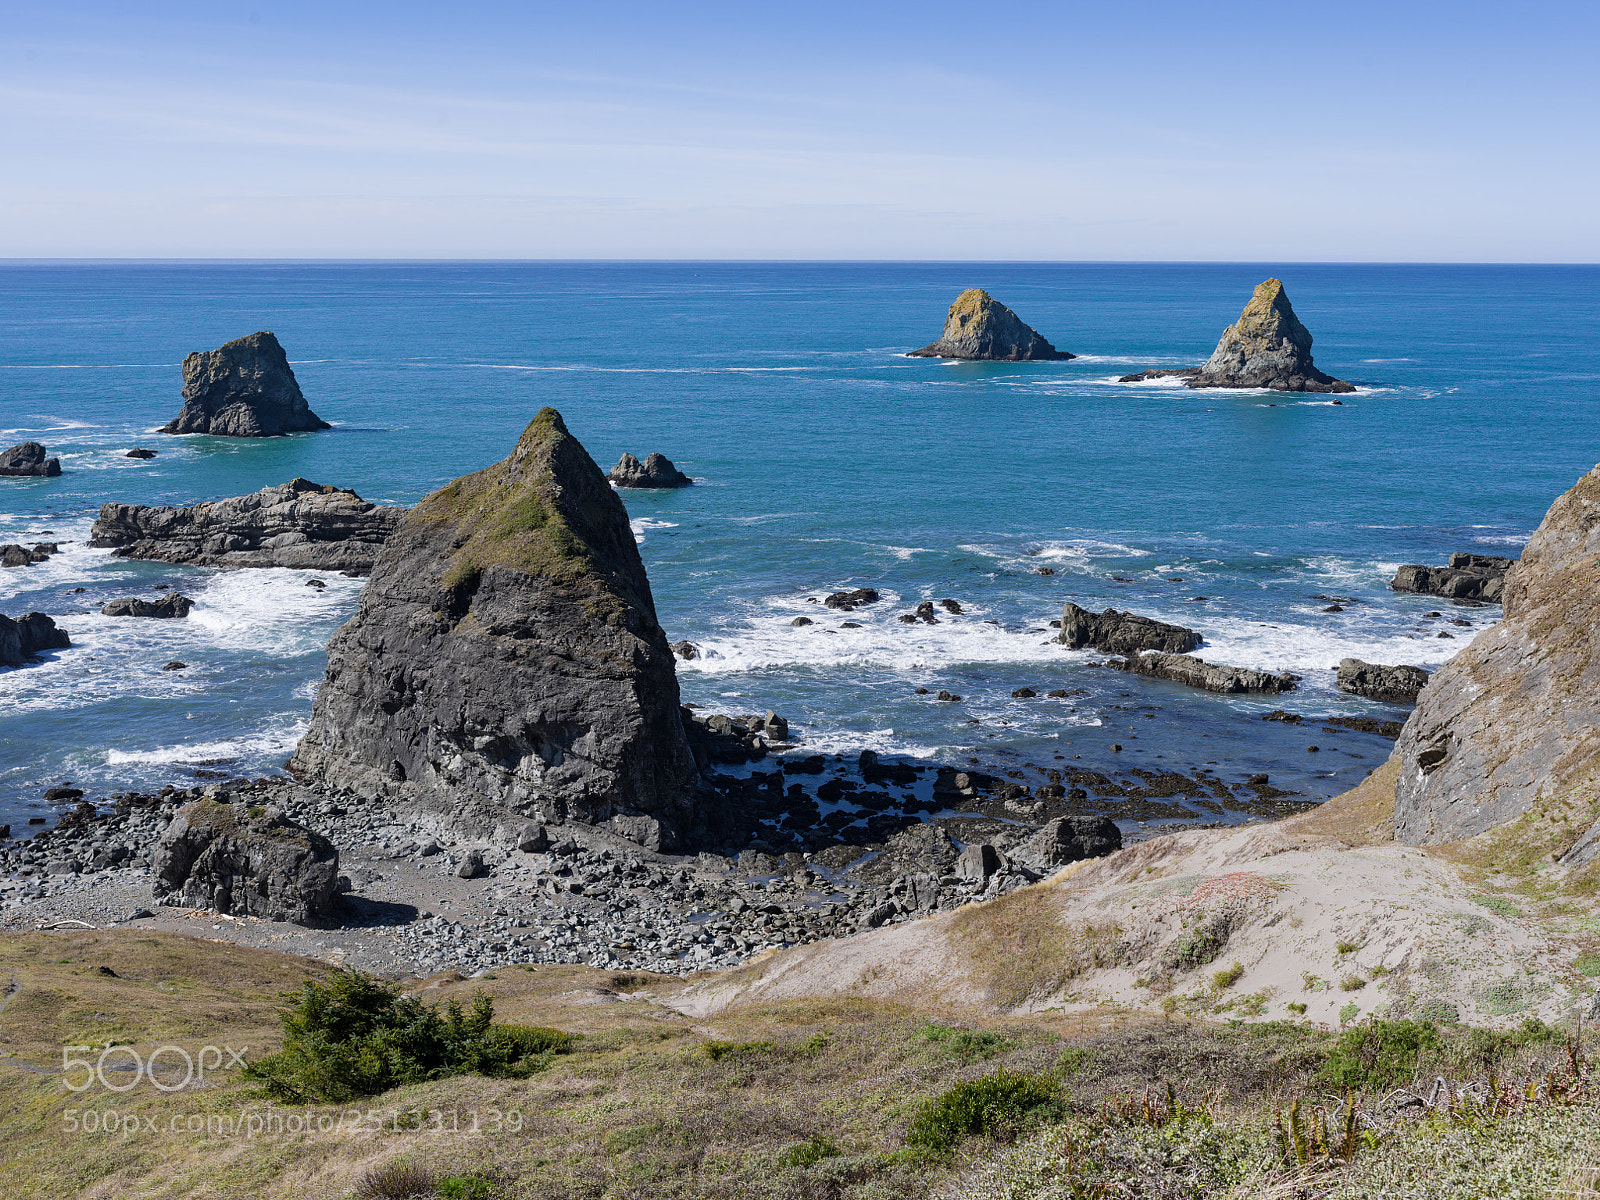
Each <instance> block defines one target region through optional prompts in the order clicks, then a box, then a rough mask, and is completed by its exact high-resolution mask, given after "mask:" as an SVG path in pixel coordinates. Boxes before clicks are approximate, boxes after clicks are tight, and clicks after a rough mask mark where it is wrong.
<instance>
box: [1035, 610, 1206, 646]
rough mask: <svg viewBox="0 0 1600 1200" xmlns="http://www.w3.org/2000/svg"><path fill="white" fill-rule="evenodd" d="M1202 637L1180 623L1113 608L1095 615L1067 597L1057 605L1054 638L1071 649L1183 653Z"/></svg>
mask: <svg viewBox="0 0 1600 1200" xmlns="http://www.w3.org/2000/svg"><path fill="white" fill-rule="evenodd" d="M1202 640H1203V639H1202V638H1201V636H1200V635H1199V634H1198V633H1196V632H1195V631H1194V630H1192V629H1185V628H1184V627H1183V626H1181V625H1167V624H1165V623H1163V622H1161V621H1156V620H1152V619H1151V618H1150V617H1141V616H1136V615H1135V614H1133V613H1130V612H1118V611H1117V610H1116V609H1114V608H1108V609H1106V610H1105V612H1103V613H1099V614H1095V613H1092V612H1090V611H1089V610H1088V609H1084V608H1079V607H1078V606H1077V605H1076V604H1074V603H1072V601H1070V600H1069V601H1067V603H1066V604H1064V605H1063V606H1062V608H1061V633H1060V634H1059V635H1058V636H1057V637H1056V641H1058V642H1060V643H1061V644H1062V645H1063V646H1070V647H1071V648H1072V649H1074V650H1081V649H1083V648H1084V647H1086V646H1089V647H1093V648H1094V649H1096V650H1099V651H1101V652H1102V653H1105V654H1137V653H1139V651H1141V650H1160V651H1162V652H1163V653H1166V654H1187V653H1188V652H1189V651H1190V650H1193V649H1195V648H1196V647H1197V646H1199V645H1200V643H1201V641H1202Z"/></svg>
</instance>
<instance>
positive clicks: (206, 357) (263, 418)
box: [161, 330, 332, 437]
mask: <svg viewBox="0 0 1600 1200" xmlns="http://www.w3.org/2000/svg"><path fill="white" fill-rule="evenodd" d="M331 428H332V426H331V425H329V424H328V423H327V422H326V421H324V420H323V419H322V418H321V417H319V416H317V414H316V413H314V412H312V411H311V406H310V405H308V404H307V403H306V398H305V396H304V395H303V394H302V393H301V391H300V384H299V383H298V382H297V381H296V380H295V377H294V372H293V371H292V370H290V368H289V358H288V356H287V355H286V354H284V352H283V347H282V346H280V345H278V339H277V338H276V337H274V336H273V335H272V334H271V333H268V332H267V331H266V330H262V331H261V332H260V333H252V334H250V335H249V336H247V337H242V338H235V339H234V340H233V341H231V342H228V343H227V344H225V345H223V346H221V347H219V348H217V349H216V350H207V351H202V352H197V353H194V354H191V355H189V356H188V357H187V358H185V359H184V360H183V410H182V411H181V412H179V413H178V415H177V416H176V417H174V418H173V419H172V420H171V421H169V422H167V424H165V425H163V426H162V427H161V432H162V433H209V434H213V435H217V436H221V437H282V436H284V435H285V434H290V433H303V432H308V431H310V430H315V429H331Z"/></svg>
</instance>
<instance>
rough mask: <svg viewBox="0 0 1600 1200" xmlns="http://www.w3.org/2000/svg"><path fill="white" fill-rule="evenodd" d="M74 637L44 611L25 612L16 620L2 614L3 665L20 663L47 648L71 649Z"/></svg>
mask: <svg viewBox="0 0 1600 1200" xmlns="http://www.w3.org/2000/svg"><path fill="white" fill-rule="evenodd" d="M71 646H72V640H71V639H70V638H68V637H67V631H66V630H65V629H57V628H56V623H55V621H54V620H52V619H51V618H50V617H47V616H45V615H44V613H38V612H31V613H24V614H23V615H22V616H20V617H18V618H17V619H16V620H12V619H11V618H10V617H6V616H0V666H4V667H20V666H22V665H23V664H24V663H25V662H27V661H28V659H30V658H32V657H33V656H34V655H35V654H41V653H43V652H44V651H46V650H67V649H70V648H71Z"/></svg>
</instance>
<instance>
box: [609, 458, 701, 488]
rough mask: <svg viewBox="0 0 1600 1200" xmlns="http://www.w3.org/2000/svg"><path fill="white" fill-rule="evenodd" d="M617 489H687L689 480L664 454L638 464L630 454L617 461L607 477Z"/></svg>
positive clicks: (690, 481) (690, 480) (691, 481)
mask: <svg viewBox="0 0 1600 1200" xmlns="http://www.w3.org/2000/svg"><path fill="white" fill-rule="evenodd" d="M607 478H609V479H610V480H611V482H612V483H614V484H616V485H617V486H618V487H625V488H681V487H688V486H689V485H690V484H691V483H693V482H694V480H692V479H690V478H689V477H688V476H687V475H685V474H684V473H683V472H682V471H680V470H678V468H677V467H675V466H673V465H672V460H671V459H670V458H668V457H667V456H666V455H665V454H651V455H649V456H648V457H646V459H645V460H644V461H643V462H640V461H639V460H638V459H637V458H635V457H634V456H633V455H631V454H624V455H623V456H622V457H621V458H619V459H617V465H616V466H614V467H612V468H611V474H610V475H609V476H607Z"/></svg>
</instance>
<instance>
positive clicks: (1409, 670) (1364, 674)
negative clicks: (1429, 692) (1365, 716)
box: [1335, 658, 1428, 704]
mask: <svg viewBox="0 0 1600 1200" xmlns="http://www.w3.org/2000/svg"><path fill="white" fill-rule="evenodd" d="M1335 682H1336V683H1337V685H1338V688H1339V690H1340V691H1341V692H1349V693H1350V695H1352V696H1365V697H1366V698H1367V699H1369V700H1384V701H1387V702H1388V703H1390V704H1412V703H1415V702H1416V699H1417V693H1419V692H1421V691H1422V689H1423V688H1425V687H1427V686H1428V673H1427V672H1426V671H1424V670H1423V669H1422V668H1421V667H1386V666H1384V665H1383V664H1381V663H1369V662H1362V661H1361V660H1360V659H1359V658H1342V659H1340V660H1339V675H1338V678H1337V680H1336V681H1335Z"/></svg>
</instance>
